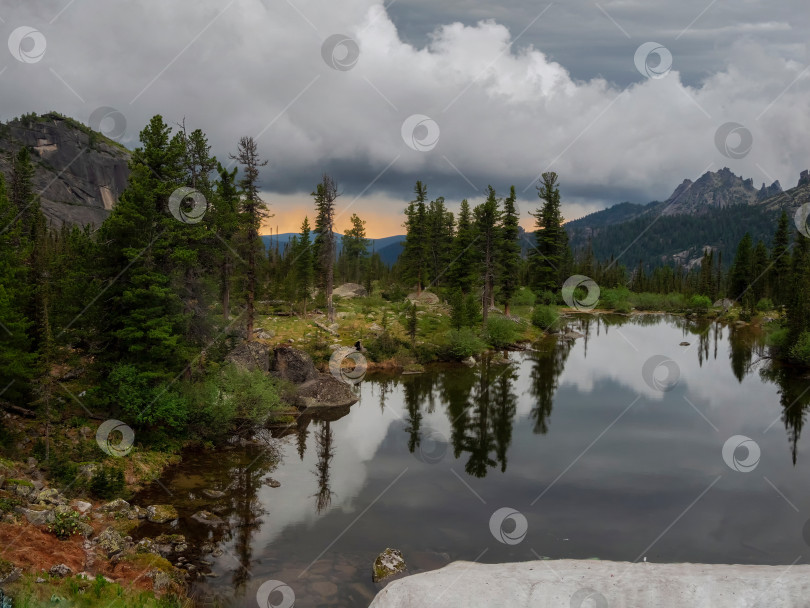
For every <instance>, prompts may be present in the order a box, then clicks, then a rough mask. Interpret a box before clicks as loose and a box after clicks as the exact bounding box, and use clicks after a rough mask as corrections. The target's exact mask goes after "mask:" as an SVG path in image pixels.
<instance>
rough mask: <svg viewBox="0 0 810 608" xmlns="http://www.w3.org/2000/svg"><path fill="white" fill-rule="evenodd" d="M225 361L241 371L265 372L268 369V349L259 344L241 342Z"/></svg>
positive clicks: (264, 345)
mask: <svg viewBox="0 0 810 608" xmlns="http://www.w3.org/2000/svg"><path fill="white" fill-rule="evenodd" d="M225 360H226V361H228V362H229V363H233V364H234V365H236V366H237V367H239V368H241V369H245V370H249V371H253V370H259V371H263V372H266V371H268V370H269V369H270V347H269V346H267V345H266V344H262V343H261V342H243V343H242V344H240V345H239V346H237V347H236V348H234V349H233V350H232V351H231V352H230V353H228V356H227V357H225Z"/></svg>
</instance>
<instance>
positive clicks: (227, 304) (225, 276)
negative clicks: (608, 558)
mask: <svg viewBox="0 0 810 608" xmlns="http://www.w3.org/2000/svg"><path fill="white" fill-rule="evenodd" d="M229 274H230V268H229V265H228V259H227V258H226V259H225V261H223V262H222V316H223V317H224V318H225V321H226V322H227V321H228V319H230V316H231V279H230V276H229Z"/></svg>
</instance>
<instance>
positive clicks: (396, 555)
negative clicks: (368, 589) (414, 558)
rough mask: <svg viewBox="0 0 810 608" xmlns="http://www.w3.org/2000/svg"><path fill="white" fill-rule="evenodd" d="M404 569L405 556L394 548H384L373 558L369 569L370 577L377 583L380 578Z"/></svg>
mask: <svg viewBox="0 0 810 608" xmlns="http://www.w3.org/2000/svg"><path fill="white" fill-rule="evenodd" d="M404 571H405V558H404V557H402V552H400V551H398V550H396V549H390V548H389V549H386V550H385V551H383V552H382V553H380V554H379V555H378V556H377V559H375V560H374V565H373V566H372V569H371V579H372V580H373V581H374V582H375V583H378V582H380V581H381V580H384V579H386V578H388V577H389V576H394V575H395V574H399V573H400V572H404Z"/></svg>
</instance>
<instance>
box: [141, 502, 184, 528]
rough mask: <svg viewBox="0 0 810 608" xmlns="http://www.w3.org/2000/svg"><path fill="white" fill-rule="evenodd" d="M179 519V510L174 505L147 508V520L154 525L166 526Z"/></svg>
mask: <svg viewBox="0 0 810 608" xmlns="http://www.w3.org/2000/svg"><path fill="white" fill-rule="evenodd" d="M177 518H178V514H177V509H175V508H174V507H173V506H172V505H149V506H148V507H146V519H147V520H149V521H151V522H152V523H156V524H165V523H166V522H169V521H174V520H175V519H177Z"/></svg>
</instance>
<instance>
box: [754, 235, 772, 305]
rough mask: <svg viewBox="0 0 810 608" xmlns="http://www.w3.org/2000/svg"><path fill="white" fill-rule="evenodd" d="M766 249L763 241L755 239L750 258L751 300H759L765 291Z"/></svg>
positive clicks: (766, 285)
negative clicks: (755, 243)
mask: <svg viewBox="0 0 810 608" xmlns="http://www.w3.org/2000/svg"><path fill="white" fill-rule="evenodd" d="M767 270H768V249H767V247H765V243H763V242H762V241H757V245H756V247H754V253H753V257H752V260H751V301H752V303H756V302H759V301H760V300H761V299H762V298H763V297H765V294H766V293H767V287H768V284H767V281H768V277H767V276H766V275H767Z"/></svg>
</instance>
